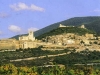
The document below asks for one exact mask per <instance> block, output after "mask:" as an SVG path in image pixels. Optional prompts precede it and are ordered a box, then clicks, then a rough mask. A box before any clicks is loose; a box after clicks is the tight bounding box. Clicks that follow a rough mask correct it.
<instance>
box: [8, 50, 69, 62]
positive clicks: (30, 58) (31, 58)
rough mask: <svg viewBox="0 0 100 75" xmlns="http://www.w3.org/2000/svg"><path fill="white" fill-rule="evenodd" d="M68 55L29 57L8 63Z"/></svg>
mask: <svg viewBox="0 0 100 75" xmlns="http://www.w3.org/2000/svg"><path fill="white" fill-rule="evenodd" d="M69 53H70V52H68V53H61V54H55V55H47V56H39V57H29V58H23V59H15V60H10V62H14V61H23V60H35V59H37V58H40V59H43V58H45V57H56V56H62V55H66V54H69Z"/></svg>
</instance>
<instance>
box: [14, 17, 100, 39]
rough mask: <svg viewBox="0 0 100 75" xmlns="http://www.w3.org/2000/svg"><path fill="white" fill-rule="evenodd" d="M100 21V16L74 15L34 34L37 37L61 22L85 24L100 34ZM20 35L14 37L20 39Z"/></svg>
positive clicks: (64, 23)
mask: <svg viewBox="0 0 100 75" xmlns="http://www.w3.org/2000/svg"><path fill="white" fill-rule="evenodd" d="M95 23H96V25H95ZM99 23H100V16H89V17H74V18H70V19H67V20H64V21H61V22H58V23H54V24H51V25H48V26H47V27H45V28H42V29H40V30H38V31H35V32H34V35H35V37H37V36H40V35H42V34H44V33H47V32H50V31H51V30H53V29H56V28H58V27H59V25H60V24H63V25H66V26H80V25H82V24H84V25H85V26H86V27H87V28H88V29H92V30H94V31H96V32H97V33H98V34H100V33H99V31H100V30H99V29H100V25H99ZM94 27H95V28H94ZM18 36H19V35H17V36H14V37H12V38H17V39H18Z"/></svg>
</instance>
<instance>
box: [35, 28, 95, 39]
mask: <svg viewBox="0 0 100 75" xmlns="http://www.w3.org/2000/svg"><path fill="white" fill-rule="evenodd" d="M62 33H74V34H77V35H85V34H86V33H90V34H95V32H94V31H91V30H88V29H84V28H79V27H59V28H57V29H53V30H51V31H50V32H47V33H44V34H42V35H40V36H38V37H36V38H37V39H42V38H45V37H46V36H52V35H59V34H62Z"/></svg>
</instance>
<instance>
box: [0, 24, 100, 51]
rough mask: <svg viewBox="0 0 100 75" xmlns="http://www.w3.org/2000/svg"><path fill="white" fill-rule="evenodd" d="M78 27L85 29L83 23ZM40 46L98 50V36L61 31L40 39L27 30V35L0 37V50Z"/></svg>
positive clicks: (99, 47) (59, 48)
mask: <svg viewBox="0 0 100 75" xmlns="http://www.w3.org/2000/svg"><path fill="white" fill-rule="evenodd" d="M59 27H75V26H65V25H62V24H60V25H59ZM79 28H83V29H86V28H85V26H84V25H81V26H79ZM40 46H41V47H42V48H41V49H42V50H63V49H66V48H68V49H76V50H78V51H80V50H84V49H90V50H100V37H99V36H94V34H89V33H86V34H85V35H77V34H74V33H62V34H59V35H52V36H46V37H45V38H42V39H41V40H37V39H35V37H34V32H33V31H29V32H28V35H26V36H20V37H19V39H18V40H16V39H2V40H0V50H16V49H20V48H21V49H27V48H38V47H40Z"/></svg>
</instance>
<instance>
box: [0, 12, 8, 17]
mask: <svg viewBox="0 0 100 75" xmlns="http://www.w3.org/2000/svg"><path fill="white" fill-rule="evenodd" d="M8 16H9V15H8V14H7V13H4V12H1V13H0V18H6V17H8Z"/></svg>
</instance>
